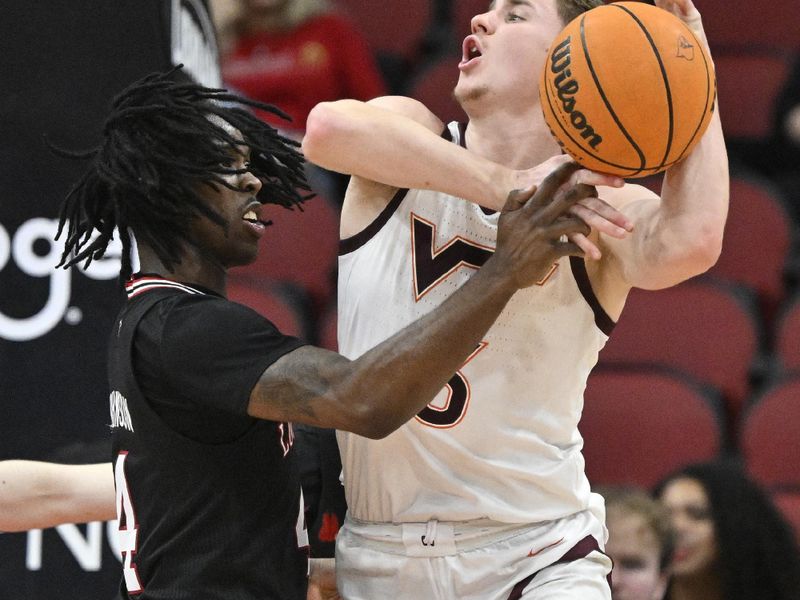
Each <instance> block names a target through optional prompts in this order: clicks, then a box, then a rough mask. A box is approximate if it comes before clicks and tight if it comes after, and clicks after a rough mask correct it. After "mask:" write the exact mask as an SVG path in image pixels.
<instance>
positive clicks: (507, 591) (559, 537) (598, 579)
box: [336, 511, 611, 600]
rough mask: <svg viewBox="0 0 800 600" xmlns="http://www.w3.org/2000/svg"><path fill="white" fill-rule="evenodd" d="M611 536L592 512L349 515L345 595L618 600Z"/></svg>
mask: <svg viewBox="0 0 800 600" xmlns="http://www.w3.org/2000/svg"><path fill="white" fill-rule="evenodd" d="M605 539H606V531H605V527H604V526H603V524H602V523H600V522H599V521H598V520H597V518H596V517H595V516H594V515H593V514H592V513H590V512H589V511H584V512H581V513H578V514H575V515H572V516H570V517H567V518H565V519H561V520H559V521H553V522H548V523H537V524H533V525H518V524H508V523H497V522H492V521H488V520H482V521H467V522H437V521H430V522H428V523H404V524H400V525H392V524H385V523H365V522H363V521H357V520H355V519H351V518H350V517H347V519H345V523H344V525H343V527H342V529H341V530H340V531H339V534H338V537H337V540H336V581H337V585H338V588H339V593H340V594H341V596H342V598H344V599H345V600H382V599H384V598H391V599H393V600H394V599H399V600H402V599H407V600H456V599H458V600H519V599H523V598H524V599H525V600H534V599H535V600H611V588H610V585H609V574H610V573H611V559H610V558H608V556H606V555H605V554H603V552H602V547H603V545H604V543H605Z"/></svg>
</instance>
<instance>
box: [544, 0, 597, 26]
mask: <svg viewBox="0 0 800 600" xmlns="http://www.w3.org/2000/svg"><path fill="white" fill-rule="evenodd" d="M603 4H605V2H603V0H556V6H557V7H558V15H559V16H560V17H561V20H562V21H564V25H566V24H567V23H569V22H570V21H572V19H574V18H575V17H577V16H578V15H581V14H583V13H585V12H586V11H587V10H590V9H592V8H595V7H596V6H602V5H603Z"/></svg>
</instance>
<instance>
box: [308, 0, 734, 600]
mask: <svg viewBox="0 0 800 600" xmlns="http://www.w3.org/2000/svg"><path fill="white" fill-rule="evenodd" d="M598 4H602V2H600V1H599V0H496V2H493V3H492V5H491V6H490V8H489V9H488V11H487V12H485V13H483V14H480V15H478V16H476V17H474V18H473V20H472V26H471V28H472V35H470V36H468V37H467V38H466V39H465V41H464V44H463V60H462V61H461V63H460V64H459V65H458V68H459V69H460V75H459V80H458V84H457V86H456V88H455V96H456V98H457V99H458V101H459V102H460V103H461V106H462V107H463V108H464V110H465V112H466V113H467V115H468V116H469V122H468V124H466V125H459V124H449V125H445V124H443V123H441V122H440V121H439V119H438V118H437V117H436V116H434V115H433V114H432V113H431V112H430V111H429V110H428V109H427V108H426V107H425V106H423V105H422V104H420V103H419V102H417V101H414V100H412V99H410V98H402V97H387V98H379V99H376V100H373V101H370V102H368V103H366V104H365V103H360V102H355V101H351V100H344V101H339V102H334V103H325V104H321V105H319V106H317V107H316V108H315V109H314V111H313V112H312V114H311V116H310V118H309V121H308V131H307V135H306V138H305V140H304V142H303V149H304V152H305V154H306V157H307V158H308V159H309V160H311V161H312V162H315V163H317V164H319V165H321V166H323V167H326V168H328V169H332V170H335V171H339V172H343V173H349V174H352V175H353V177H352V179H351V183H350V186H349V188H348V191H347V195H346V198H345V203H344V206H343V210H342V222H341V236H342V243H341V249H340V262H339V344H340V348H339V349H340V351H341V352H342V353H343V354H344V355H346V356H349V357H355V356H358V355H360V354H361V353H362V352H364V351H365V350H366V349H368V348H370V347H371V346H373V345H374V344H375V343H377V342H379V341H380V340H382V339H385V338H387V337H388V336H390V335H391V334H392V333H393V332H395V331H397V330H398V329H400V328H401V327H403V326H404V325H405V324H406V323H409V322H411V321H413V320H414V319H416V318H417V317H418V316H419V315H422V314H425V313H427V312H429V311H430V310H432V309H433V307H435V306H437V305H439V304H440V303H441V302H442V301H443V300H444V299H445V298H446V297H448V296H449V295H450V294H452V293H453V291H454V290H456V289H457V288H459V286H461V285H463V284H464V282H465V281H467V280H468V279H469V278H470V277H471V276H473V275H474V274H475V272H476V271H477V270H478V269H479V268H480V266H481V264H483V261H485V260H486V259H487V257H488V256H490V255H491V252H492V248H493V247H494V245H495V243H496V224H497V214H496V213H493V212H492V210H497V209H499V208H500V207H501V205H502V200H503V198H504V197H505V196H506V194H507V193H508V190H509V189H512V188H517V187H521V186H524V185H529V184H531V183H536V182H537V181H539V180H540V179H541V177H542V176H543V174H545V173H547V172H548V171H549V170H550V169H551V168H552V167H553V166H554V165H555V164H556V163H558V162H559V161H561V160H564V159H563V158H562V157H557V155H559V147H558V145H557V144H556V142H555V141H554V140H553V138H552V136H551V135H550V132H549V131H548V129H547V127H546V125H545V123H544V120H543V117H542V110H541V107H540V105H539V95H538V81H539V76H540V73H541V69H542V68H543V65H544V63H545V57H546V53H547V49H548V47H549V45H550V43H551V41H552V40H553V39H554V37H555V36H556V35H557V33H558V32H559V31H560V30H561V29H562V27H563V26H564V25H565V24H566V23H567V22H569V21H570V20H571V19H572V18H573V17H575V16H577V15H578V14H580V13H581V12H583V11H584V10H586V9H588V8H591V7H593V6H595V5H598ZM656 4H657V5H658V6H659V7H661V8H662V9H664V10H669V11H671V12H674V13H675V14H676V15H677V16H679V17H680V18H681V19H683V20H684V21H685V22H686V23H687V24H688V25H689V27H691V28H692V30H693V31H694V33H695V34H696V35H697V37H698V39H699V40H702V41H703V42H702V43H705V36H704V33H703V29H702V25H701V21H700V15H699V13H698V11H697V10H696V8H695V7H694V5H693V4H692V2H691V0H674V1H670V0H656ZM454 68H455V65H454ZM554 157H556V158H554ZM584 173H585V172H584ZM615 186H616V187H609V186H608V184H606V186H604V187H599V188H598V191H599V195H600V197H601V198H602V199H604V200H605V201H607V202H608V203H609V204H611V205H612V206H614V207H616V208H617V209H620V210H622V211H623V212H624V213H625V214H626V216H627V218H628V219H629V220H630V222H624V221H617V224H618V225H621V226H622V227H619V228H616V227H614V226H613V225H610V226H608V225H609V224H598V225H597V226H596V227H595V228H594V230H593V232H592V233H591V234H590V236H589V239H588V240H580V243H584V244H588V243H591V244H593V245H594V246H592V247H590V246H586V248H587V250H586V254H585V255H586V260H584V259H575V258H573V259H569V258H564V259H560V260H559V261H558V262H557V263H556V264H554V265H553V267H552V269H551V271H550V272H549V273H548V274H547V275H546V276H545V277H544V278H543V279H542V280H541V281H540V282H539V285H538V286H533V287H531V288H530V289H528V290H525V291H524V292H523V293H520V294H518V295H517V296H515V297H514V298H513V300H512V301H511V302H510V303H509V304H508V305H507V307H506V308H505V310H504V312H503V314H502V315H501V316H500V318H499V319H498V320H497V322H496V323H495V325H494V326H493V327H492V328H491V329H490V330H489V332H488V333H487V335H486V336H485V337H484V338H483V340H482V341H481V343H480V344H478V345H477V346H476V347H475V350H474V352H473V353H472V355H471V356H470V357H469V359H468V360H467V362H466V363H465V364H464V365H463V366H462V368H461V369H459V370H458V371H457V372H456V373H455V375H454V376H453V378H452V379H451V380H450V382H449V384H448V386H447V388H446V389H445V390H443V391H442V393H441V394H440V395H439V397H438V398H437V399H435V400H434V402H432V403H431V404H429V405H428V407H427V408H426V409H424V410H423V411H421V412H420V413H419V414H418V415H417V417H416V419H415V420H412V421H410V422H409V423H407V424H406V425H404V426H403V427H401V428H400V429H399V430H398V431H396V432H394V433H393V434H391V435H390V436H388V437H387V438H385V439H383V440H379V441H373V440H368V439H366V438H363V437H360V436H358V435H353V434H348V433H340V434H339V444H340V450H341V454H342V463H343V477H344V484H345V489H346V494H347V501H348V510H349V514H348V519H347V521H346V523H345V526H344V528H343V529H342V530H341V532H340V534H339V538H338V542H337V571H338V576H337V579H338V584H339V591H340V593H341V594H342V596H343V597H344V598H347V599H363V600H371V599H376V598H403V599H409V600H411V599H414V600H417V599H425V600H429V599H442V600H445V599H448V600H449V599H453V598H459V599H461V600H465V599H474V600H489V599H505V598H523V597H524V598H529V599H530V598H535V599H537V600H543V599H547V600H551V599H556V598H558V599H566V598H574V599H580V600H599V599H608V598H610V590H609V586H608V582H607V576H608V575H609V572H610V570H611V562H610V560H609V559H608V558H607V557H606V556H605V555H604V554H603V553H602V549H603V545H604V542H605V536H606V533H605V528H604V508H603V501H602V498H600V497H599V496H597V495H595V494H592V493H591V491H590V486H589V482H588V481H587V479H586V477H585V475H584V461H583V457H582V455H581V447H582V439H581V436H580V434H579V432H578V428H577V426H578V421H579V419H580V416H581V410H582V406H583V390H584V387H585V384H586V380H587V376H588V375H589V372H590V371H591V369H592V367H593V366H594V365H595V363H596V361H597V357H598V352H599V351H600V349H601V348H602V347H603V345H604V344H605V342H606V340H607V338H608V335H609V334H610V332H611V329H612V328H613V326H614V323H615V322H616V320H617V319H618V317H619V316H620V314H621V312H622V308H623V306H624V304H625V299H626V297H627V295H628V293H629V291H630V289H631V288H633V287H639V288H644V289H660V288H665V287H668V286H671V285H675V284H677V283H679V282H681V281H683V280H685V279H687V278H689V277H692V276H694V275H697V274H700V273H702V272H704V271H706V270H707V269H708V268H709V267H711V266H712V265H713V264H714V263H715V262H716V260H717V258H718V256H719V253H720V249H721V243H722V233H723V227H724V224H725V219H726V215H727V207H728V167H727V156H726V151H725V146H724V143H723V136H722V129H721V125H720V122H719V118H718V116H717V115H716V111H715V115H714V117H713V119H712V121H711V124H710V126H709V128H708V130H707V131H706V133H705V134H704V136H703V138H702V140H701V141H700V142H699V144H698V145H697V147H696V149H695V150H694V151H693V152H692V153H691V155H690V156H688V157H686V159H685V160H683V161H682V162H681V163H679V164H676V165H675V166H673V167H671V168H670V169H669V170H668V171H667V173H666V176H665V181H664V184H663V188H662V190H661V198H660V200H659V198H658V197H656V196H655V194H653V193H651V192H649V191H647V190H646V189H644V188H643V187H641V186H638V185H630V184H625V185H623V184H622V182H616V183H615ZM585 204H586V205H585V206H582V207H578V208H577V209H576V211H577V212H582V211H585V212H586V213H591V212H592V211H593V210H596V211H600V212H602V209H601V208H599V207H598V206H591V205H589V204H588V203H585ZM479 205H480V206H479ZM591 219H592V218H591V216H586V220H587V222H590V221H591ZM623 228H624V229H629V230H631V231H632V232H631V234H630V235H627V236H623V235H621V234H622V233H623ZM575 241H576V243H578V240H575Z"/></svg>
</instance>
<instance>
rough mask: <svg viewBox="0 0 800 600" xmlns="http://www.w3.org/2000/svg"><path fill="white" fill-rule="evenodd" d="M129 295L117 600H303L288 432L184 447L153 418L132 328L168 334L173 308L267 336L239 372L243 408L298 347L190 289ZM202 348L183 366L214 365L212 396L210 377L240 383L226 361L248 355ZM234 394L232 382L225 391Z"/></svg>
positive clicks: (114, 396) (139, 283)
mask: <svg viewBox="0 0 800 600" xmlns="http://www.w3.org/2000/svg"><path fill="white" fill-rule="evenodd" d="M126 287H127V291H128V302H127V303H126V305H125V307H123V309H122V311H121V312H120V314H119V316H118V318H117V320H116V324H115V326H114V329H113V332H112V335H111V342H110V346H109V382H110V386H111V394H110V398H109V401H110V409H111V427H112V438H113V444H112V445H113V461H114V476H115V483H116V504H117V515H118V518H119V544H120V550H121V553H122V562H123V565H122V566H123V578H122V582H121V584H120V594H119V597H120V598H125V599H127V598H131V597H135V598H138V599H151V598H152V599H155V598H159V599H162V598H163V599H167V598H169V599H170V600H177V599H179V598H186V599H189V598H191V599H200V598H202V599H220V600H222V599H225V600H240V599H241V600H256V599H258V600H264V599H267V598H274V599H280V600H286V599H291V600H294V599H297V600H304V599H305V597H306V585H307V580H306V575H307V572H308V558H307V544H308V542H307V536H306V533H305V530H304V526H303V522H302V516H303V511H302V510H301V504H302V494H301V491H300V484H299V475H298V471H297V468H296V466H295V464H294V462H295V461H294V458H295V457H294V451H293V450H292V443H293V432H292V428H291V425H290V424H288V423H275V422H271V421H261V420H257V419H253V424H252V426H251V427H250V428H249V429H248V430H247V432H246V433H245V434H244V435H242V436H241V437H239V438H238V439H236V440H235V441H232V442H228V443H219V444H207V443H202V442H199V441H196V440H193V439H190V438H188V437H186V436H184V435H182V434H179V433H177V432H176V431H175V430H174V429H173V428H171V427H169V426H168V425H167V424H166V423H165V422H164V420H163V419H162V418H161V417H160V416H159V415H158V413H157V412H156V411H154V410H153V408H152V407H151V406H150V403H149V402H148V401H147V399H146V398H145V397H144V395H143V393H142V391H141V388H140V386H139V383H138V382H137V378H136V375H135V373H134V370H133V367H132V348H133V343H134V336H135V333H136V331H137V328H138V327H141V326H143V324H145V323H147V322H148V320H153V319H155V320H159V319H160V320H162V322H167V321H164V319H165V318H168V315H169V313H170V311H173V312H174V311H178V310H179V308H177V307H181V308H180V310H183V311H187V310H188V311H189V313H185V314H192V313H196V317H197V319H199V320H200V322H201V323H205V326H206V328H208V329H211V330H213V327H214V323H210V322H208V319H209V318H210V317H209V316H210V315H212V316H213V318H214V319H215V320H217V321H223V322H225V321H227V322H229V323H232V322H234V321H235V320H236V319H239V320H241V319H244V320H245V321H246V322H247V327H248V328H250V329H252V328H253V327H263V328H264V332H262V333H263V335H266V336H267V337H268V339H269V340H272V343H270V344H268V347H269V355H268V356H267V357H258V360H254V361H241V362H242V363H243V364H242V365H241V374H242V376H241V379H242V382H241V385H242V386H244V388H246V389H244V390H242V392H241V396H242V397H246V395H249V392H250V390H251V389H252V385H253V383H254V381H253V374H254V373H255V372H256V371H257V370H258V369H261V368H262V367H264V368H265V366H268V365H269V364H270V363H271V362H274V360H276V359H277V358H278V357H279V356H281V355H282V354H285V353H286V352H287V351H289V350H292V349H294V348H296V347H298V346H299V345H301V342H299V341H298V340H295V339H294V338H289V337H285V336H282V335H281V334H280V333H279V332H278V331H277V329H276V328H275V327H274V326H273V325H272V324H271V323H270V322H269V321H267V320H266V319H262V318H261V317H260V316H258V315H255V313H253V314H250V313H251V312H252V311H249V309H246V308H245V307H242V306H240V305H237V304H235V303H232V302H229V301H227V300H226V299H224V298H222V297H219V296H214V295H213V294H208V293H205V292H204V291H202V290H200V289H198V288H196V287H192V286H187V285H183V284H178V283H176V282H171V281H168V280H164V279H160V278H144V279H141V278H140V279H138V280H133V281H132V282H131V283H129V284H128V286H126ZM187 295H194V297H192V298H189V299H187V298H188V297H187ZM242 311H247V312H242ZM165 315H166V317H165ZM221 315H222V316H224V318H220V316H221ZM231 319H233V320H234V321H231ZM165 331H167V332H168V331H169V330H167V329H165ZM178 337H180V336H178ZM205 337H208V338H209V339H201V340H198V342H197V344H193V345H188V344H187V347H186V349H185V353H186V360H187V361H191V360H193V357H194V358H195V359H196V358H197V357H198V353H199V352H207V353H212V354H214V353H217V354H218V355H219V359H216V356H217V354H215V360H218V361H219V363H220V367H219V373H214V372H209V373H207V380H206V381H205V385H208V386H211V387H213V386H214V381H215V380H216V379H215V378H216V377H221V376H223V375H224V376H225V377H226V378H231V377H234V376H235V373H236V372H237V371H236V366H235V365H231V364H222V363H225V362H226V361H227V362H230V361H229V360H227V358H226V357H228V356H232V357H235V358H238V357H240V356H242V355H243V353H242V352H241V351H238V352H237V351H236V350H234V349H231V351H230V352H227V351H226V348H225V347H222V348H214V347H213V346H212V345H211V344H213V336H205ZM222 338H223V342H224V343H223V342H221V345H227V346H231V345H233V344H235V343H236V341H235V338H234V339H233V340H231V339H230V337H225V336H222ZM247 354H248V355H249V354H251V353H247ZM244 363H246V364H244ZM214 364H215V363H214ZM254 365H255V366H254ZM201 385H203V383H201ZM230 385H231V382H230V381H228V382H226V383H225V384H224V385H223V386H222V389H228V388H227V387H226V386H228V387H230ZM167 387H168V382H167ZM242 410H244V408H243V409H242Z"/></svg>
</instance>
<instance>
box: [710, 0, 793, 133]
mask: <svg viewBox="0 0 800 600" xmlns="http://www.w3.org/2000/svg"><path fill="white" fill-rule="evenodd" d="M753 5H754V6H758V8H759V10H760V8H761V7H762V6H767V5H769V3H768V2H766V3H758V4H757V5H756V4H755V3H753ZM729 12H734V11H729ZM795 19H796V17H795ZM795 27H796V23H795ZM748 29H750V30H753V29H759V28H756V27H752V26H750V27H748ZM713 54H714V65H715V68H716V74H717V87H718V90H717V92H718V97H719V111H720V117H721V118H722V123H723V125H724V128H725V136H726V138H729V139H733V138H736V139H745V140H756V141H765V140H767V139H768V137H769V136H770V135H771V133H772V126H773V119H774V110H775V106H776V103H777V100H778V95H779V93H780V91H781V90H782V89H783V86H784V84H785V82H786V79H787V77H788V75H789V72H790V68H791V60H790V58H789V56H788V55H786V54H784V53H782V52H774V51H771V50H747V51H743V50H730V51H725V50H720V51H716V52H713Z"/></svg>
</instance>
